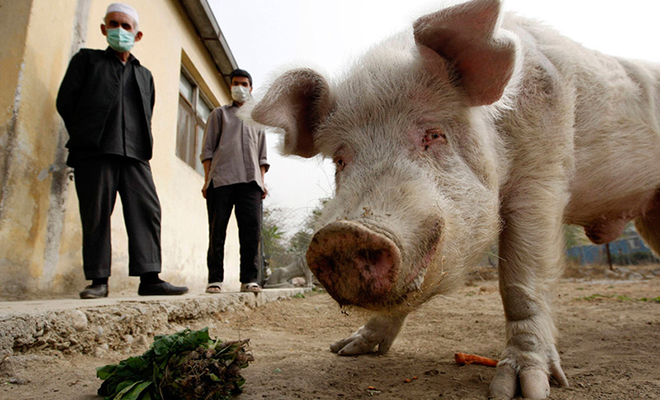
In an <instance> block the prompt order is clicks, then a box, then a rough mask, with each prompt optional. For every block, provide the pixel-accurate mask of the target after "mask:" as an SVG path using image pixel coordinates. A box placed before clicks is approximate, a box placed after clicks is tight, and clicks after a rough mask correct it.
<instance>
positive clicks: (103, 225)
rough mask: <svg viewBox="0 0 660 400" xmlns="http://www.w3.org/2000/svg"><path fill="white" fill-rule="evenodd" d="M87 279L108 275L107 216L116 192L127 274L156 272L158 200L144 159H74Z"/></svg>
mask: <svg viewBox="0 0 660 400" xmlns="http://www.w3.org/2000/svg"><path fill="white" fill-rule="evenodd" d="M74 176H75V182H76V192H77V193H78V204H79V206H80V219H81V221H82V231H83V240H82V242H83V269H84V271H85V278H86V279H88V280H92V279H98V278H107V277H109V276H110V264H111V261H112V245H111V240H110V216H111V215H112V211H113V210H114V206H115V202H116V200H117V193H119V196H120V197H121V204H122V207H123V211H124V223H125V224H126V232H127V234H128V273H129V275H130V276H139V275H141V274H143V273H145V272H160V270H161V247H160V216H161V211H160V202H159V200H158V194H157V193H156V186H155V185H154V181H153V177H152V175H151V167H150V166H149V163H148V162H146V161H140V160H136V159H133V158H128V157H121V156H113V155H107V156H99V157H94V158H88V159H84V160H78V161H77V162H76V165H75V168H74Z"/></svg>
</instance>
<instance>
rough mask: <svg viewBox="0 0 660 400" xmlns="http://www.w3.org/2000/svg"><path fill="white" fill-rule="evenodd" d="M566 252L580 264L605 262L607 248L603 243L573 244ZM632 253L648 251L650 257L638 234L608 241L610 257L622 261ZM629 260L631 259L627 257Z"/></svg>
mask: <svg viewBox="0 0 660 400" xmlns="http://www.w3.org/2000/svg"><path fill="white" fill-rule="evenodd" d="M567 253H568V257H569V258H570V259H573V260H575V261H578V262H579V263H580V264H596V263H601V264H604V263H607V249H606V248H605V245H594V244H592V245H586V246H574V247H571V248H570V249H568V252H567ZM633 253H648V254H649V258H651V257H652V252H651V249H650V248H649V247H648V246H647V245H646V243H644V241H642V239H641V238H640V237H639V236H632V237H627V238H621V239H617V240H615V241H613V242H611V243H610V254H611V255H612V258H616V259H618V260H619V261H622V260H625V259H626V256H630V255H631V254H633ZM628 258H629V257H628ZM629 261H632V260H630V258H629ZM629 263H630V262H628V264H629Z"/></svg>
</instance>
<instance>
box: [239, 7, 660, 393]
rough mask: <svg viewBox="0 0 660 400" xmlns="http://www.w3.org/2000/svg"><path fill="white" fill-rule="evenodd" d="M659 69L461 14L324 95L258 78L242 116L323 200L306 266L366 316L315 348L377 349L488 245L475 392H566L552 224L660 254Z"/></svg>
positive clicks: (316, 80)
mask: <svg viewBox="0 0 660 400" xmlns="http://www.w3.org/2000/svg"><path fill="white" fill-rule="evenodd" d="M659 79H660V66H658V65H654V64H651V63H646V62H642V61H631V60H625V59H620V58H616V57H612V56H607V55H603V54H600V53H598V52H596V51H593V50H590V49H587V48H585V47H583V46H582V45H580V44H578V43H576V42H574V41H572V40H570V39H568V38H566V37H563V36H562V35H560V34H559V33H557V32H556V31H554V30H552V29H551V28H548V27H546V26H543V25H542V24H540V23H538V22H534V21H531V20H528V19H525V18H523V17H520V16H517V15H513V14H509V13H504V12H503V11H502V3H501V1H500V0H473V1H469V2H465V3H462V4H458V5H454V6H451V7H448V8H444V9H441V10H440V11H437V12H435V13H431V14H429V15H425V16H422V17H420V18H419V19H417V20H416V21H415V22H414V24H413V26H412V29H408V30H406V31H404V32H402V33H399V34H397V35H394V36H393V37H391V38H390V39H387V40H385V41H384V42H382V43H380V44H378V45H377V46H374V47H373V48H372V49H370V50H369V51H367V53H366V54H365V55H364V56H363V57H362V58H361V59H360V60H359V61H357V62H356V63H355V64H354V65H353V66H352V67H351V68H350V69H348V70H347V71H346V72H345V73H344V74H342V75H341V76H340V77H338V78H336V79H333V80H332V81H331V80H329V79H327V78H325V77H324V76H323V75H322V74H320V73H318V72H316V71H315V70H313V69H309V68H298V69H293V70H290V71H287V72H285V73H283V74H282V75H281V76H279V77H278V78H277V79H275V80H274V81H273V83H272V84H271V85H270V87H269V88H268V90H267V91H266V92H265V94H264V96H263V98H261V99H260V100H258V101H255V104H253V105H252V106H251V107H252V108H251V109H250V111H249V113H250V115H251V118H252V119H253V120H254V121H256V122H257V123H260V124H262V125H264V126H270V127H274V128H275V129H276V130H277V131H278V132H280V133H281V134H282V135H283V136H282V151H283V153H285V154H290V155H296V156H300V157H304V158H310V157H314V156H317V155H321V156H323V157H327V158H331V159H332V160H333V162H334V164H335V166H336V176H335V180H336V182H335V183H336V189H335V197H334V199H333V200H332V201H330V202H328V203H327V205H326V206H325V208H324V210H323V217H322V219H323V221H322V224H321V226H320V227H319V229H318V230H317V231H316V233H315V235H314V237H313V240H312V242H311V244H310V246H309V249H308V251H307V254H306V259H307V263H308V265H309V267H310V269H311V270H312V272H313V273H314V275H315V276H316V278H317V279H318V281H319V282H320V283H321V284H322V285H323V286H324V287H325V288H326V289H327V291H328V293H329V294H330V295H331V296H332V297H333V298H334V299H335V300H336V301H337V302H338V303H339V304H340V305H342V306H352V307H359V308H362V309H365V310H368V312H370V313H372V315H371V317H370V319H369V320H368V321H367V322H366V323H365V325H364V326H362V327H360V328H359V329H358V330H357V331H356V332H355V333H354V334H352V335H351V336H349V337H347V338H344V339H341V340H339V341H337V342H335V343H333V344H332V345H331V346H330V349H331V351H333V352H336V353H337V354H339V355H359V354H365V353H370V352H373V351H377V352H378V353H386V352H387V351H388V350H389V349H390V347H391V346H392V343H393V342H394V340H395V338H396V337H397V335H398V334H399V332H400V331H401V328H402V326H403V324H404V321H405V319H406V316H407V315H408V314H409V313H410V312H412V311H414V310H415V309H416V308H417V307H418V306H419V305H420V304H422V303H424V302H426V301H427V300H429V299H430V298H432V297H433V296H436V295H438V294H443V293H448V292H449V291H450V290H451V289H452V288H453V287H456V285H457V284H458V283H460V282H461V279H462V277H463V276H464V274H465V271H466V270H468V269H469V267H470V266H471V265H474V264H475V263H476V262H477V261H478V260H479V259H480V258H481V257H482V256H483V252H484V250H485V249H487V248H488V246H489V245H491V244H492V243H493V242H494V241H495V240H497V241H498V245H499V262H498V272H499V288H500V294H501V298H502V304H503V308H504V317H505V320H506V340H505V347H504V349H503V352H502V354H501V357H500V361H499V363H498V366H497V370H496V372H495V375H494V378H493V380H492V382H491V384H490V388H489V391H490V396H491V397H497V398H507V399H508V398H513V397H514V396H516V395H518V394H520V395H522V396H523V397H525V398H532V399H542V398H547V397H548V396H549V392H550V384H549V380H550V378H551V377H552V378H554V379H555V380H556V381H557V382H558V384H559V386H561V387H566V386H568V381H567V378H566V376H565V374H564V372H563V370H562V367H561V364H560V358H559V354H558V352H557V348H556V329H555V325H554V322H553V317H552V307H551V299H552V286H553V283H554V282H556V280H557V278H558V277H559V276H560V274H561V271H562V265H563V254H564V248H563V239H562V238H563V236H562V226H563V224H576V225H580V226H583V227H584V229H585V231H586V233H587V235H588V237H589V238H590V239H591V240H592V241H593V242H594V243H599V244H600V243H607V242H609V241H611V240H613V239H615V238H616V237H618V236H619V235H620V234H621V232H622V230H623V228H624V226H625V224H626V223H627V222H628V221H631V220H634V221H635V225H636V227H637V229H638V231H639V233H640V234H641V236H642V237H643V238H644V240H645V241H646V242H647V243H648V244H649V246H650V247H651V248H652V249H653V250H654V251H655V252H656V253H659V252H660V168H658V163H659V162H660V128H659V126H658V116H659V115H660V109H659V107H660V91H659V89H658V86H659Z"/></svg>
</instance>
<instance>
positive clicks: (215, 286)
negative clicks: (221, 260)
mask: <svg viewBox="0 0 660 400" xmlns="http://www.w3.org/2000/svg"><path fill="white" fill-rule="evenodd" d="M206 293H211V294H218V293H222V282H213V283H209V284H208V285H206Z"/></svg>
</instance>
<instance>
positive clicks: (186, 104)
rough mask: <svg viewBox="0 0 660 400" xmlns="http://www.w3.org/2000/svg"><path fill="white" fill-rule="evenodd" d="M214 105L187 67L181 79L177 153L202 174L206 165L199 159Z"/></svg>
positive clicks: (183, 70) (182, 72)
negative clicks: (207, 123) (207, 121)
mask: <svg viewBox="0 0 660 400" xmlns="http://www.w3.org/2000/svg"><path fill="white" fill-rule="evenodd" d="M212 110H213V106H212V105H211V102H210V101H208V100H207V99H206V98H205V96H204V93H202V91H201V89H200V88H199V86H198V85H197V84H196V83H195V81H194V79H192V78H191V77H190V74H188V73H187V72H186V70H185V69H182V70H181V77H180V79H179V123H178V126H177V137H176V155H177V156H178V157H179V158H180V159H182V160H183V161H185V163H186V164H188V165H189V166H190V167H192V168H193V169H194V170H195V171H197V172H198V173H200V174H204V167H203V166H202V162H201V161H200V160H199V154H200V152H201V149H202V140H204V129H205V128H206V120H207V119H208V117H209V115H210V114H211V111H212Z"/></svg>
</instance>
